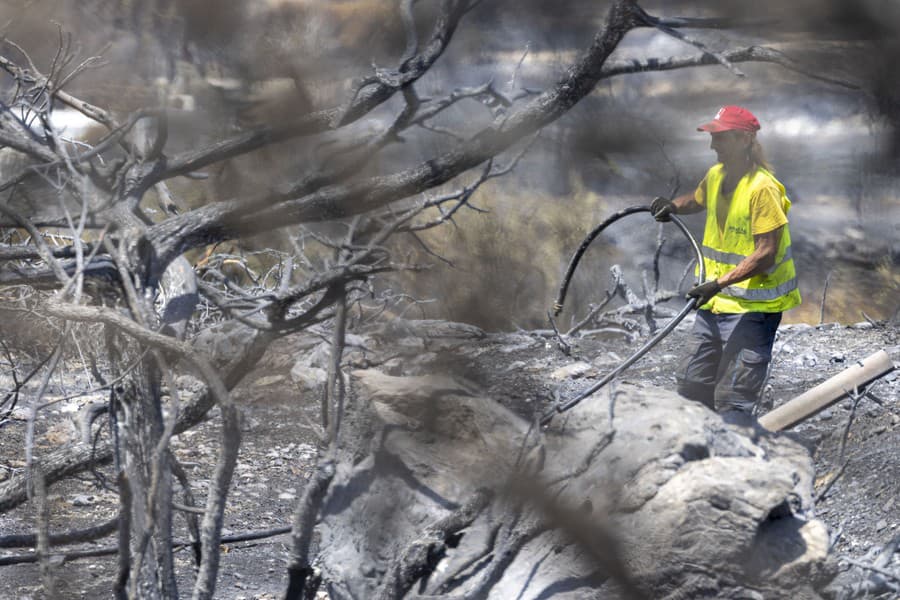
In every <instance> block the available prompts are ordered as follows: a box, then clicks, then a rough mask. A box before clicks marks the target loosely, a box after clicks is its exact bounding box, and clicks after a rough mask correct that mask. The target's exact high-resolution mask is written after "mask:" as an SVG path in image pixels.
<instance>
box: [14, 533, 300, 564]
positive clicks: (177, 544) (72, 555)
mask: <svg viewBox="0 0 900 600" xmlns="http://www.w3.org/2000/svg"><path fill="white" fill-rule="evenodd" d="M290 531H291V528H290V527H277V528H275V529H261V530H255V531H248V532H245V533H240V534H236V535H226V536H223V537H222V539H221V540H219V541H220V542H221V543H223V544H234V543H237V542H249V541H253V540H261V539H264V538H270V537H275V536H278V535H284V534H285V533H290ZM190 545H191V542H190V540H177V541H174V542H173V543H172V548H173V549H178V548H185V547H187V546H190ZM118 552H119V547H118V546H104V547H103V548H96V549H92V550H75V551H73V552H61V553H58V554H56V553H54V554H53V556H58V557H60V558H62V560H63V562H67V561H70V560H77V559H79V558H94V557H97V556H112V555H113V554H117V553H118ZM37 561H38V555H37V553H36V552H29V553H27V554H19V555H15V556H0V567H6V566H9V565H22V564H28V563H35V562H37Z"/></svg>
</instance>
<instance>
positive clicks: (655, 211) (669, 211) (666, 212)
mask: <svg viewBox="0 0 900 600" xmlns="http://www.w3.org/2000/svg"><path fill="white" fill-rule="evenodd" d="M650 214H651V215H653V218H654V219H656V220H657V221H659V222H661V223H664V222H667V221H671V220H672V215H674V214H675V205H674V204H673V203H672V201H671V200H667V199H665V198H662V197H660V196H657V197H656V198H654V199H653V202H651V203H650Z"/></svg>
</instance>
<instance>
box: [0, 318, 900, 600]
mask: <svg viewBox="0 0 900 600" xmlns="http://www.w3.org/2000/svg"><path fill="white" fill-rule="evenodd" d="M687 335H688V328H687V327H686V326H685V325H684V324H683V325H682V326H680V327H679V328H678V329H677V330H676V331H675V332H674V333H673V334H672V335H670V336H669V337H668V338H666V339H665V340H664V341H663V342H662V343H661V344H660V345H659V346H658V347H657V348H655V349H654V350H653V351H652V352H651V353H650V354H649V355H648V356H647V357H645V358H644V359H643V360H642V361H640V362H639V363H638V364H636V365H635V366H634V367H632V368H631V369H630V370H629V371H627V372H626V373H625V374H624V375H623V376H622V379H624V380H629V381H642V382H645V383H652V384H654V385H658V386H660V387H669V388H671V387H672V386H673V377H672V374H671V373H672V368H673V366H674V365H675V364H676V362H677V360H678V357H679V356H680V353H681V350H682V348H683V347H684V343H685V340H686V336H687ZM898 338H900V329H898V327H896V326H872V325H871V324H869V323H864V324H860V325H857V326H850V327H846V326H838V325H831V324H827V325H822V326H818V327H810V326H805V325H788V326H783V327H782V329H781V330H780V331H779V337H778V341H777V342H776V353H775V356H774V360H773V368H772V375H771V377H770V380H769V382H768V385H767V388H766V394H765V398H764V401H763V402H764V403H770V404H772V405H774V406H778V405H779V404H781V403H783V402H784V401H786V400H787V399H789V398H791V397H793V396H796V395H797V394H799V393H801V392H803V391H806V390H807V389H809V388H811V387H813V386H815V385H817V384H818V383H820V382H822V381H824V380H825V379H827V378H828V377H830V376H831V375H834V374H836V373H837V372H839V371H841V370H842V369H844V368H846V367H847V366H849V365H850V364H852V363H853V362H854V361H856V360H859V359H862V358H864V357H866V356H868V355H869V354H871V353H873V352H875V351H876V350H879V349H882V348H888V349H891V350H892V352H893V357H894V359H895V360H896V359H897V351H898V344H900V339H898ZM640 343H641V340H639V339H635V340H632V341H629V340H628V339H627V338H626V336H625V335H622V334H619V333H607V334H601V335H598V336H594V337H590V338H582V339H579V340H576V341H575V342H574V343H573V347H572V353H571V355H570V356H566V355H564V354H563V353H562V352H560V351H559V350H558V348H557V347H556V342H555V340H554V338H553V337H548V336H541V335H535V334H528V333H520V334H503V335H491V336H488V337H486V338H484V339H481V340H471V339H470V340H464V341H460V342H459V343H449V344H448V343H447V342H446V341H445V340H444V341H440V343H432V342H431V341H430V340H424V343H419V344H406V345H405V346H404V344H402V343H401V344H400V345H399V349H398V347H394V348H389V347H386V346H380V347H379V351H378V353H376V354H375V355H370V356H369V357H368V358H369V359H371V360H377V359H378V358H379V356H378V355H379V354H380V355H381V356H385V355H391V354H394V353H396V352H399V353H400V358H399V359H395V360H394V361H393V362H392V365H393V366H392V367H391V369H393V371H394V372H395V374H401V373H402V374H417V373H421V372H435V371H448V370H449V371H453V372H454V373H456V374H459V375H462V376H464V377H466V378H467V379H469V380H471V381H473V382H474V383H476V384H478V385H480V386H482V387H483V388H484V389H485V390H486V391H487V392H488V393H489V395H491V396H492V397H494V398H497V399H498V400H499V401H501V402H503V403H504V404H506V405H507V406H509V407H510V408H512V409H514V410H516V411H517V412H519V413H520V414H523V415H524V416H529V417H530V416H532V415H534V414H535V413H536V412H537V411H540V410H541V409H543V408H544V407H546V406H547V404H548V403H549V402H552V401H553V399H554V398H567V397H570V396H571V394H573V393H575V392H577V391H578V390H580V389H583V388H584V387H585V386H589V385H590V384H591V382H592V381H594V380H596V379H597V378H599V377H600V376H602V375H603V374H605V373H606V372H608V371H609V370H610V369H612V368H614V367H615V366H616V365H617V364H619V362H620V361H621V360H623V359H624V358H626V357H627V356H628V354H630V353H631V352H632V351H633V350H634V349H636V348H637V347H638V346H639V344H640ZM432 346H433V347H432ZM404 348H405V350H404ZM296 352H297V343H296V342H295V341H290V340H286V341H282V342H280V343H278V344H277V345H275V346H273V348H272V349H271V350H270V353H269V355H268V356H267V357H266V358H265V359H264V360H263V361H262V362H261V365H262V366H261V367H260V368H259V369H257V370H256V371H255V372H253V373H251V374H250V375H249V376H248V378H247V379H246V381H245V383H244V384H242V386H240V388H239V389H238V390H236V392H235V394H234V397H235V398H236V399H237V400H238V401H239V403H240V404H241V406H242V407H243V409H244V414H245V419H244V432H243V435H244V438H243V443H242V447H241V453H240V462H239V465H238V468H237V471H236V473H235V478H234V485H233V486H232V490H231V493H230V494H229V506H228V510H227V512H226V520H225V528H226V531H225V532H224V535H226V536H227V535H230V534H239V533H243V532H247V531H255V530H265V529H273V528H278V527H283V526H287V525H289V521H290V514H291V510H292V507H293V504H294V501H295V499H296V497H297V495H298V494H299V493H300V492H301V490H302V488H303V485H304V481H305V478H306V477H307V476H308V475H309V472H310V469H311V467H312V465H313V463H314V460H315V456H316V446H317V444H318V438H317V433H316V431H317V427H318V426H317V425H316V423H317V420H318V403H319V397H318V395H317V394H315V393H305V394H301V393H300V392H299V390H298V389H297V388H296V387H295V386H294V385H293V384H292V383H291V379H290V376H289V372H290V368H291V366H292V364H293V362H294V360H295V353H296ZM404 352H405V355H404ZM578 361H584V363H586V364H585V365H583V368H582V371H583V372H582V373H581V374H580V375H579V374H577V370H576V375H575V376H574V377H573V376H567V375H565V374H564V373H561V372H557V370H558V369H563V368H567V367H569V368H571V367H572V365H573V364H575V363H577V362H578ZM80 368H81V367H80V364H78V365H77V368H76V367H75V366H73V369H72V371H73V372H72V373H70V374H68V375H67V376H66V377H65V378H63V380H62V382H61V383H64V384H65V387H66V388H67V390H68V391H69V392H70V393H71V391H72V390H74V389H76V388H78V387H79V386H82V387H83V386H84V384H85V378H86V376H85V375H84V374H83V372H82V373H81V374H79V373H78V372H77V371H78V370H80ZM554 374H555V376H554ZM78 378H81V379H78ZM185 383H186V384H187V383H188V380H185ZM186 387H189V386H186ZM870 391H871V392H872V395H871V396H867V397H865V398H864V399H862V400H861V401H860V402H859V404H858V406H856V408H855V409H853V403H852V402H851V401H849V400H844V401H842V402H840V403H838V404H837V405H835V406H833V407H832V408H830V409H828V410H826V411H824V412H823V413H821V414H820V415H819V416H817V417H815V418H813V419H811V420H810V421H808V422H806V423H803V424H800V425H799V426H797V427H796V428H795V429H794V430H793V431H792V432H790V433H788V435H792V436H795V437H796V438H797V439H799V440H800V441H801V442H802V443H803V444H804V445H806V446H807V447H808V448H809V449H810V451H811V452H812V453H813V456H814V458H815V462H816V467H817V471H818V485H819V487H820V489H822V488H823V486H825V485H826V484H827V483H828V481H829V480H830V479H831V478H833V477H834V475H835V474H836V473H837V472H838V470H839V469H840V466H841V465H842V464H843V461H846V467H845V468H844V470H843V474H842V475H841V476H840V478H839V479H837V481H836V482H835V483H834V484H833V485H832V486H831V488H830V491H829V492H828V494H827V495H825V496H824V498H822V499H821V501H820V502H819V504H818V507H817V510H818V513H819V515H820V516H821V517H822V518H823V519H824V520H825V521H826V522H827V523H828V525H829V527H830V528H831V531H832V537H833V539H834V552H835V554H836V555H837V556H841V555H846V556H848V557H851V558H853V559H856V560H863V561H866V562H871V560H872V559H873V552H872V550H873V549H877V548H879V547H882V546H884V545H885V544H886V543H887V542H888V541H889V540H891V539H892V538H893V537H895V536H897V535H898V534H900V500H896V499H897V498H898V496H900V381H898V377H897V376H896V375H893V374H892V375H889V376H888V377H885V378H883V379H881V380H880V381H879V382H877V383H876V384H874V385H873V386H872V387H871V390H870ZM63 393H64V392H63V390H62V387H61V384H57V385H56V387H55V389H53V390H51V394H58V395H62V394H63ZM587 401H590V400H587ZM20 402H22V403H24V402H25V400H24V399H23V400H22V401H20ZM66 407H67V404H66V403H60V405H59V407H58V408H54V409H48V410H47V411H44V414H43V415H42V417H41V418H40V420H39V422H38V434H39V440H40V442H39V443H38V449H39V450H49V449H51V448H53V447H56V446H58V445H60V444H63V443H66V442H67V441H70V440H71V439H73V438H74V436H75V435H76V432H75V430H74V427H73V426H72V423H73V421H72V415H73V414H74V413H71V412H64V411H65V410H66ZM574 410H577V408H576V409H574ZM15 416H17V417H21V416H22V413H21V411H20V412H17V413H16V415H15ZM848 423H849V428H848ZM218 427H219V419H218V416H217V415H216V414H212V415H211V417H210V418H209V419H208V420H207V421H206V422H204V423H203V424H201V425H200V426H198V427H196V428H195V429H194V430H193V431H191V432H187V433H185V434H182V435H181V436H179V437H178V438H177V439H176V440H174V442H173V448H174V451H175V453H176V455H177V457H178V458H179V460H181V461H182V462H183V464H184V465H185V466H186V468H187V470H188V474H189V476H190V478H191V483H192V487H193V491H194V494H195V495H196V496H197V499H198V503H200V504H201V505H202V503H203V498H204V493H205V485H206V481H207V479H208V477H209V476H210V474H211V472H212V467H213V464H214V461H215V453H216V447H217V443H218ZM24 435H25V423H24V421H22V420H15V419H14V420H10V421H7V422H6V423H4V424H3V425H2V428H0V480H2V479H5V478H6V477H8V476H9V475H10V474H12V473H17V472H20V471H21V469H22V467H23V466H24V455H23V450H22V449H23V445H24V444H23V440H24ZM845 437H846V442H845V443H843V440H844V438H845ZM842 444H843V446H844V453H843V457H841V448H842ZM97 473H98V474H100V475H101V478H102V479H105V480H106V481H107V482H108V481H109V478H110V475H111V473H110V468H109V467H102V468H98V469H97ZM50 500H51V509H52V517H51V528H52V530H54V531H63V530H68V529H71V528H77V527H85V526H89V525H93V524H97V523H99V522H101V521H104V520H106V519H108V518H110V517H111V516H113V515H114V513H115V511H116V508H117V496H116V494H115V493H114V492H113V491H110V490H107V489H104V488H103V487H101V486H100V485H99V484H98V477H97V476H95V475H92V474H90V473H87V474H82V475H81V476H80V477H79V478H73V479H70V480H67V481H65V482H61V483H59V484H56V485H54V486H52V487H51V489H50ZM33 524H34V515H33V508H32V507H31V506H29V505H24V506H21V507H19V508H17V509H15V510H12V511H9V512H7V513H5V514H3V515H0V535H7V534H12V533H28V532H31V530H32V527H33ZM175 537H176V538H177V539H187V531H186V529H185V527H184V521H183V519H181V517H180V515H177V516H176V534H175ZM113 543H114V542H113V538H107V539H104V540H101V541H98V542H97V543H92V544H84V545H81V546H79V547H78V548H82V549H87V548H99V547H105V546H111V545H113ZM287 544H288V536H287V535H278V536H274V537H268V538H264V539H259V540H254V541H249V542H239V543H226V544H224V545H223V548H224V551H223V553H222V563H221V565H222V566H221V571H220V576H219V582H218V587H217V591H216V597H217V598H223V599H233V600H237V599H246V600H249V599H251V598H255V599H271V598H279V597H281V595H282V594H283V591H284V589H285V584H286V574H285V567H286V559H287V551H286V550H287ZM71 549H74V548H66V550H71ZM28 550H29V549H24V548H22V549H10V550H0V556H9V555H13V554H23V553H25V552H27V551H28ZM61 551H62V550H61ZM176 556H177V561H178V569H179V577H180V585H181V590H182V595H188V590H189V589H190V582H191V581H192V577H193V575H192V570H193V557H192V554H191V551H190V549H188V548H184V549H181V550H179V551H178V552H177V554H176ZM843 564H844V567H845V570H844V572H843V573H842V575H841V576H840V577H842V578H845V579H847V580H850V579H853V578H858V577H859V576H860V574H861V571H859V570H858V569H857V568H853V570H850V568H849V566H848V565H847V563H843ZM897 564H900V557H895V559H894V567H893V568H894V570H896V565H897ZM0 569H2V573H3V581H4V584H5V585H4V587H3V589H2V590H0V597H2V598H22V599H24V598H40V597H43V595H42V593H41V591H40V590H41V585H40V576H39V570H38V568H37V566H36V565H34V564H25V565H16V566H7V567H0ZM54 573H55V577H56V583H57V594H56V595H55V598H60V599H69V598H72V599H75V598H108V597H110V590H111V588H112V579H113V577H114V574H115V560H114V558H113V557H98V558H89V559H81V560H73V561H67V562H64V563H61V564H56V565H54Z"/></svg>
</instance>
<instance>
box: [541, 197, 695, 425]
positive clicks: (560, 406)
mask: <svg viewBox="0 0 900 600" xmlns="http://www.w3.org/2000/svg"><path fill="white" fill-rule="evenodd" d="M639 212H650V207H648V206H630V207H628V208H626V209H624V210H620V211H619V212H617V213H616V214H614V215H612V216H611V217H609V218H608V219H606V220H605V221H603V222H602V223H600V224H599V225H598V226H597V227H595V228H594V230H593V231H591V232H590V233H589V234H588V235H587V237H586V238H584V241H583V242H581V245H580V246H578V250H576V251H575V254H573V255H572V259H571V260H570V261H569V266H568V268H566V275H565V277H564V278H563V282H562V285H560V287H559V293H558V294H557V296H556V303H555V304H554V313H555V314H557V315H558V314H559V313H560V311H562V306H563V302H565V299H566V292H567V291H568V289H569V283H570V282H571V280H572V275H573V274H574V273H575V269H576V267H578V263H579V262H580V261H581V257H582V255H584V253H585V251H586V250H587V249H588V246H590V245H591V242H593V241H594V239H595V238H596V237H597V236H598V235H600V234H601V233H602V232H603V230H604V229H606V228H607V227H609V226H610V225H612V224H613V223H615V222H616V221H618V220H619V219H621V218H623V217H627V216H628V215H633V214H635V213H639ZM672 223H675V225H677V226H678V228H679V229H680V230H681V233H683V234H684V236H685V237H686V238H687V240H688V241H689V242H690V243H691V247H692V248H693V250H694V256H695V258H696V260H697V264H698V265H700V281H705V280H706V269H705V266H704V264H703V253H702V252H701V251H700V245H699V244H697V240H696V239H695V238H694V236H693V235H691V232H690V231H688V228H687V227H685V225H684V223H682V222H681V219H679V218H678V217H676V216H674V215H673V216H672ZM695 303H696V300H695V299H694V298H691V299H690V300H688V302H687V304H685V305H684V308H682V309H681V311H680V312H679V313H678V314H677V315H675V316H674V317H673V318H672V319H671V320H670V321H669V322H668V323H666V326H665V327H663V328H662V329H660V330H659V331H658V332H657V333H656V335H654V336H653V337H652V338H650V339H649V340H647V342H646V343H645V344H644V345H643V346H641V347H640V348H639V349H638V350H637V352H635V353H634V354H632V355H631V356H629V357H628V358H627V359H626V360H625V362H623V363H622V364H621V365H619V366H618V367H616V368H615V369H613V370H612V371H611V372H610V373H609V374H607V375H606V376H604V377H603V378H602V379H601V380H600V381H598V382H597V383H595V384H594V385H592V386H591V387H589V388H588V389H586V390H584V391H583V392H581V393H580V394H578V395H577V396H576V397H574V398H572V399H570V400H567V401H565V402H559V403H557V404H556V405H555V406H553V407H552V408H551V409H550V410H548V411H547V412H545V413H544V415H543V416H542V417H541V425H542V426H544V425H547V424H548V423H550V421H551V420H552V419H553V416H554V415H556V414H558V413H561V412H564V411H567V410H569V409H570V408H572V407H574V406H575V405H576V404H578V403H579V402H581V401H582V400H584V399H585V398H587V397H588V396H590V395H591V394H593V393H594V392H596V391H597V390H599V389H600V388H602V387H603V386H605V385H606V384H607V383H609V382H610V381H612V380H613V379H615V378H616V377H617V376H618V375H619V374H620V373H621V372H622V371H624V370H625V369H627V368H628V367H630V366H631V365H633V364H634V363H636V362H637V361H638V360H640V359H641V357H643V356H644V355H645V354H647V352H649V351H650V349H651V348H653V347H654V346H655V345H656V344H658V343H659V341H660V340H661V339H663V338H664V337H666V336H667V335H669V334H670V333H671V332H672V330H673V329H675V327H677V326H678V324H679V323H681V321H682V320H684V318H685V317H686V316H687V315H688V313H689V312H691V311H692V310H693V309H694V308H695Z"/></svg>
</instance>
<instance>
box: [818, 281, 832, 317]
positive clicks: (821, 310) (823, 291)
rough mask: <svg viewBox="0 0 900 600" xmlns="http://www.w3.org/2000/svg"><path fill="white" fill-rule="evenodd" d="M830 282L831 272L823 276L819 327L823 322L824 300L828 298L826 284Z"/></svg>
mask: <svg viewBox="0 0 900 600" xmlns="http://www.w3.org/2000/svg"><path fill="white" fill-rule="evenodd" d="M829 281H831V271H828V275H826V276H825V284H824V285H823V286H822V302H821V304H820V305H819V325H821V324H822V323H824V322H825V298H826V297H827V296H828V282H829Z"/></svg>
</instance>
